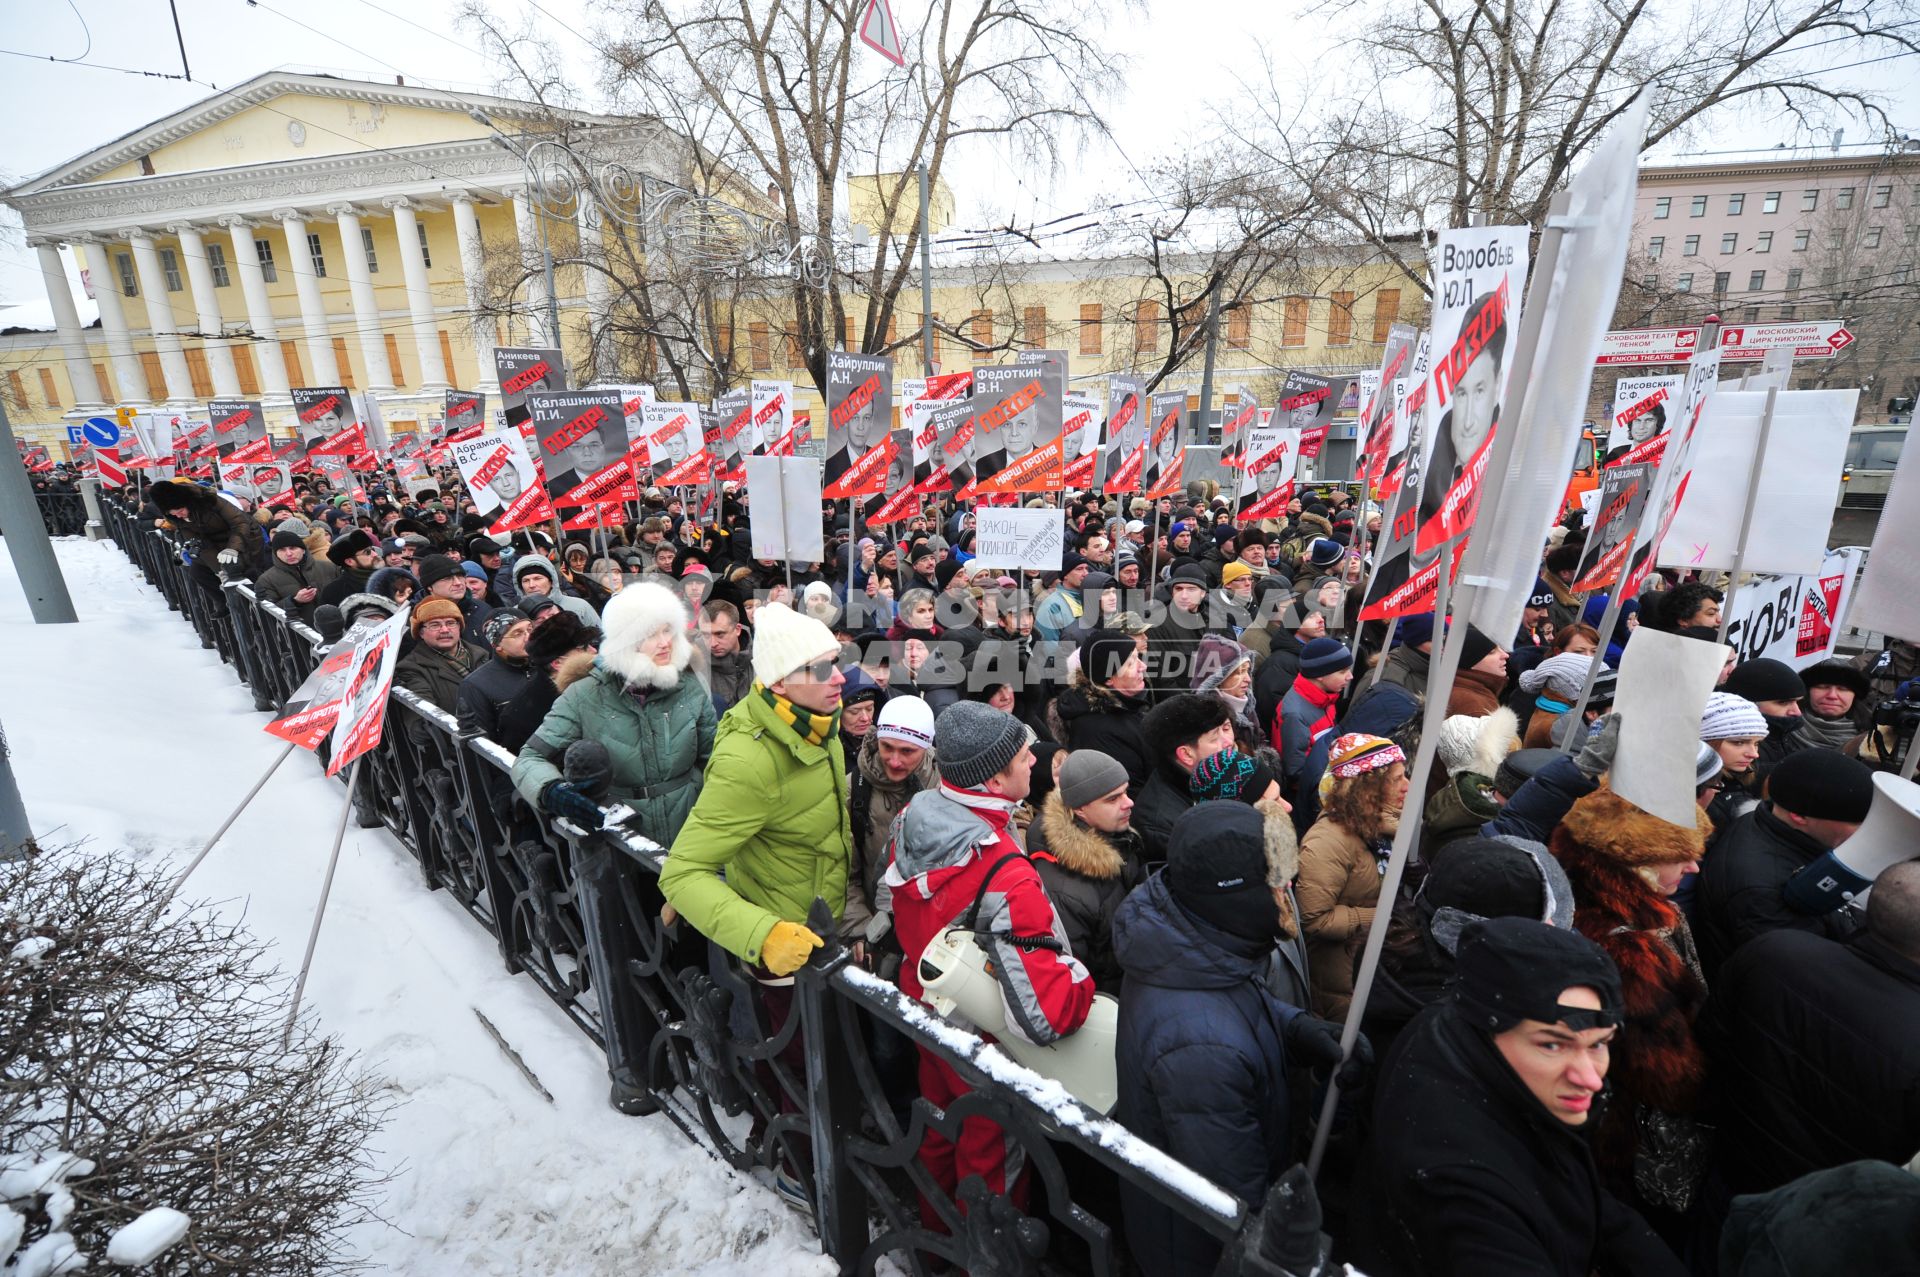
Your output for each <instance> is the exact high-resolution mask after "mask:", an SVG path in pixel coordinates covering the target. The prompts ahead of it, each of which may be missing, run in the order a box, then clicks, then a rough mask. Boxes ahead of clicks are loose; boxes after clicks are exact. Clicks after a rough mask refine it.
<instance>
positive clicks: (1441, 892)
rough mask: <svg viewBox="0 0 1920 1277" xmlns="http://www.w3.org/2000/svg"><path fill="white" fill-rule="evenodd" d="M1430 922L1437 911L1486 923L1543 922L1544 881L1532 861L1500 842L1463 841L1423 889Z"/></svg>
mask: <svg viewBox="0 0 1920 1277" xmlns="http://www.w3.org/2000/svg"><path fill="white" fill-rule="evenodd" d="M1417 899H1418V900H1419V902H1420V905H1421V908H1422V910H1423V911H1424V912H1425V913H1426V914H1427V915H1428V916H1429V917H1431V916H1432V914H1433V912H1434V911H1435V910H1439V909H1447V908H1453V909H1459V910H1462V911H1464V912H1466V913H1471V914H1477V915H1478V916H1480V917H1482V918H1544V917H1545V916H1546V912H1547V892H1546V884H1545V880H1544V879H1543V878H1541V876H1540V866H1539V865H1537V864H1535V863H1534V859H1533V857H1532V856H1529V855H1528V854H1527V853H1526V852H1524V851H1522V850H1521V849H1520V848H1518V847H1516V846H1514V845H1513V844H1512V843H1510V842H1502V841H1500V840H1499V839H1498V838H1478V837H1475V838H1461V839H1457V840H1455V841H1453V842H1450V843H1448V844H1447V846H1446V852H1445V854H1444V855H1441V856H1439V857H1437V858H1436V859H1435V860H1434V862H1433V869H1432V871H1431V872H1429V873H1428V874H1427V878H1426V881H1425V882H1423V883H1422V884H1421V885H1420V894H1419V896H1418V897H1417Z"/></svg>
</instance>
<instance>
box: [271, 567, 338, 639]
mask: <svg viewBox="0 0 1920 1277" xmlns="http://www.w3.org/2000/svg"><path fill="white" fill-rule="evenodd" d="M339 575H340V569H339V568H336V567H335V566H333V564H331V563H328V562H327V561H326V560H325V559H319V560H316V559H315V558H314V557H313V556H312V555H311V554H308V555H304V556H303V557H302V558H301V560H300V561H299V562H298V563H295V564H293V565H291V566H289V565H287V564H285V563H282V562H280V561H279V558H278V557H277V556H276V557H275V559H274V563H273V566H272V567H270V568H268V569H267V570H266V571H264V572H262V573H261V574H260V575H259V577H258V578H257V579H256V580H255V581H254V583H253V592H254V593H255V594H256V595H258V596H259V597H261V598H263V599H265V600H266V601H267V602H269V603H274V604H277V605H279V607H280V610H281V611H283V612H285V613H286V614H287V615H289V616H291V617H294V618H296V619H298V620H301V621H304V622H305V623H306V624H308V625H312V624H313V610H314V609H315V608H317V607H319V606H320V603H321V591H323V590H325V589H326V587H327V586H329V585H331V584H332V583H333V582H334V580H335V579H336V578H338V577H339ZM309 586H311V587H313V590H314V596H313V597H312V598H311V599H308V600H307V601H306V602H305V603H296V602H295V601H294V598H293V596H294V595H296V594H298V593H299V592H300V591H302V590H304V589H306V588H307V587H309Z"/></svg>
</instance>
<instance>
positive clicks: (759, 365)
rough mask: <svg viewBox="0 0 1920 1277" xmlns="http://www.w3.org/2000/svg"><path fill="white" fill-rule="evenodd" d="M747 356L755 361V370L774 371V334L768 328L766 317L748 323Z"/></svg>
mask: <svg viewBox="0 0 1920 1277" xmlns="http://www.w3.org/2000/svg"><path fill="white" fill-rule="evenodd" d="M747 358H748V359H750V360H752V361H753V370H754V371H755V372H771V371H773V334H772V333H770V332H769V331H768V330H767V321H766V320H764V319H755V320H751V321H749V322H748V324H747Z"/></svg>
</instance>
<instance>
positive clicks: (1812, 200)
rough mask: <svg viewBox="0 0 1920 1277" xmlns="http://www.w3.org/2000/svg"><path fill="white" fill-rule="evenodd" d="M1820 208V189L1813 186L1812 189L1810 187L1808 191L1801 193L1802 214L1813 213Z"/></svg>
mask: <svg viewBox="0 0 1920 1277" xmlns="http://www.w3.org/2000/svg"><path fill="white" fill-rule="evenodd" d="M1819 207H1820V188H1819V187H1817V186H1811V187H1808V188H1807V189H1806V190H1804V191H1802V192H1800V211H1801V212H1802V213H1811V212H1813V211H1814V210H1815V209H1817V208H1819Z"/></svg>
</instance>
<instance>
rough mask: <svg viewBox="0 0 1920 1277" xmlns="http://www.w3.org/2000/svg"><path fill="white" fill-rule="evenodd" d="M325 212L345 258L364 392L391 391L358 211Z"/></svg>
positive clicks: (347, 207) (334, 208) (332, 207)
mask: <svg viewBox="0 0 1920 1277" xmlns="http://www.w3.org/2000/svg"><path fill="white" fill-rule="evenodd" d="M327 212H329V213H332V214H333V216H334V219H335V220H336V221H337V222H339V223H340V255H341V256H342V257H344V258H346V259H347V292H348V294H349V295H350V296H351V297H352V298H353V323H354V327H356V328H358V329H359V330H360V358H361V359H362V360H363V361H364V362H365V363H366V365H367V389H369V390H392V389H393V369H392V368H390V367H388V366H387V335H386V334H385V333H384V332H382V331H381V329H380V304H379V303H378V302H377V301H375V300H374V297H373V276H372V275H370V274H368V272H367V248H366V245H365V244H364V243H362V242H361V239H360V210H359V209H357V208H355V207H354V206H353V205H351V204H329V205H327Z"/></svg>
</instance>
